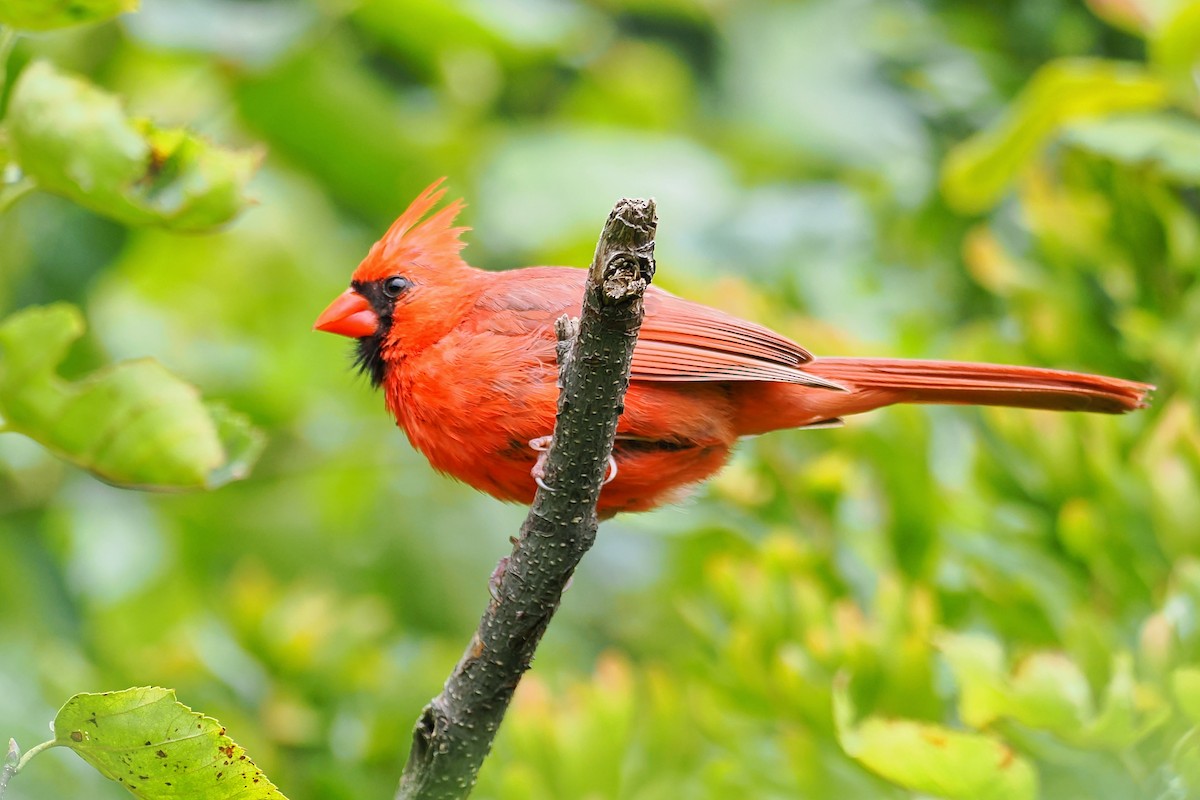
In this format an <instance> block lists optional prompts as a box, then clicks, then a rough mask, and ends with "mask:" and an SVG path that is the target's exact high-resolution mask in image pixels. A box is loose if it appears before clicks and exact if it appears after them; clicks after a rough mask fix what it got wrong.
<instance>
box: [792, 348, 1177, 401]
mask: <svg viewBox="0 0 1200 800" xmlns="http://www.w3.org/2000/svg"><path fill="white" fill-rule="evenodd" d="M804 368H805V370H807V371H809V372H812V373H814V374H816V375H820V376H821V377H823V378H828V379H830V380H832V381H835V382H837V383H841V384H843V385H845V386H847V388H850V389H852V390H870V389H876V390H885V391H890V392H895V393H896V397H895V399H893V400H892V402H907V403H950V404H971V405H987V406H1012V407H1015V408H1044V409H1052V410H1056V411H1094V412H1100V413H1104V414H1123V413H1125V412H1127V411H1133V410H1134V409H1138V408H1145V406H1146V394H1147V393H1148V392H1150V391H1151V390H1152V389H1154V387H1153V386H1151V385H1149V384H1146V383H1138V382H1136V381H1127V380H1122V379H1120V378H1108V377H1104V376H1102V375H1088V374H1085V373H1082V372H1066V371H1063V370H1057V369H1042V368H1039V367H1012V366H1005V365H1003V364H971V363H962V362H956V361H910V360H905V359H886V358H818V359H816V360H815V361H812V362H811V363H809V364H805V365H804Z"/></svg>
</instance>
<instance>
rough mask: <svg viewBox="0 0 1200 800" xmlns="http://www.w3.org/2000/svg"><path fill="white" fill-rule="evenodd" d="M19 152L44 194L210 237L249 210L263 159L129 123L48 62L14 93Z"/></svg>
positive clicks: (103, 98)
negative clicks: (249, 191)
mask: <svg viewBox="0 0 1200 800" xmlns="http://www.w3.org/2000/svg"><path fill="white" fill-rule="evenodd" d="M7 120H8V129H9V136H10V138H11V148H12V151H13V155H14V157H15V158H16V161H17V163H18V164H19V165H20V166H21V169H22V170H23V171H24V172H25V174H26V175H28V176H29V177H31V178H32V179H33V180H34V181H36V183H37V185H38V187H39V188H42V189H45V190H47V191H51V192H55V193H57V194H61V195H63V196H65V197H69V198H70V199H72V200H74V201H75V202H77V203H79V204H80V205H83V206H87V207H88V208H90V209H92V210H94V211H96V212H98V213H101V214H104V215H105V216H109V217H112V218H113V219H116V220H118V221H120V222H124V223H126V224H129V225H162V226H163V227H166V228H171V229H172V230H179V231H203V230H207V229H210V228H213V227H215V226H217V225H221V224H222V223H225V222H228V221H229V220H230V219H232V218H233V217H234V216H235V215H236V214H237V213H238V212H239V211H241V210H242V209H243V208H244V207H245V206H246V205H247V203H248V202H249V201H248V199H247V198H246V196H245V193H244V191H245V187H246V184H247V182H249V180H250V177H251V176H252V175H253V173H254V171H255V169H256V168H257V166H258V163H259V161H260V160H261V155H260V153H259V152H257V151H253V150H249V151H238V150H229V149H225V148H221V147H218V146H216V145H213V144H211V143H210V142H207V141H206V140H204V139H202V138H200V137H198V136H196V135H194V134H192V133H189V132H188V131H185V130H180V129H165V128H158V127H156V126H155V125H154V124H153V123H152V122H149V121H148V120H144V119H131V118H128V117H126V115H125V112H124V110H123V109H122V108H121V104H120V102H119V101H118V100H117V98H116V97H114V96H112V95H110V94H108V93H106V92H104V91H102V90H100V89H98V88H96V87H95V86H93V85H92V84H90V83H88V82H87V81H85V80H83V79H81V78H77V77H74V76H70V75H65V74H63V73H61V72H58V71H57V70H56V69H55V68H54V67H53V66H51V65H50V64H48V63H46V62H37V63H35V64H32V65H30V66H29V67H28V68H27V69H26V70H25V71H24V72H22V73H21V76H20V78H18V80H17V83H16V85H15V86H14V87H13V95H12V99H11V101H10V103H9V109H8V116H7Z"/></svg>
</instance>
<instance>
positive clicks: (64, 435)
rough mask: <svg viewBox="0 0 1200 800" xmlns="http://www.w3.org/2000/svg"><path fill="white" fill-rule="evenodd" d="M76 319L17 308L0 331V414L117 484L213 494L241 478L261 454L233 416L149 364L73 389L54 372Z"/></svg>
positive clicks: (75, 334)
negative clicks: (204, 490)
mask: <svg viewBox="0 0 1200 800" xmlns="http://www.w3.org/2000/svg"><path fill="white" fill-rule="evenodd" d="M82 333H83V320H82V318H81V316H80V314H79V312H78V311H77V310H76V309H75V308H74V307H72V306H69V305H65V304H57V305H52V306H46V307H40V308H30V309H25V310H23V311H21V312H19V313H17V314H14V315H13V316H11V317H9V318H8V319H6V320H5V321H4V322H3V323H0V415H2V416H3V427H4V428H5V429H7V430H12V431H16V432H18V433H23V434H25V435H26V436H28V437H29V438H31V439H34V440H36V441H38V442H40V443H41V444H42V445H44V446H45V447H47V448H49V449H50V450H53V451H54V452H55V453H57V454H58V455H60V456H62V457H63V458H65V459H67V460H69V461H71V462H73V463H75V464H78V465H79V466H81V467H83V468H85V469H88V470H90V471H91V472H93V473H95V474H96V476H97V477H99V478H101V479H102V480H105V481H108V482H109V483H113V484H116V485H119V486H129V487H136V488H142V489H160V490H170V489H196V488H214V487H216V486H219V485H221V484H223V483H225V482H227V481H230V480H234V479H237V478H240V477H243V476H244V475H245V474H246V473H247V471H248V470H249V467H250V465H251V464H253V462H254V460H255V459H256V458H257V457H258V453H259V451H260V450H261V448H262V436H261V434H260V433H259V432H258V431H256V430H255V429H254V428H252V427H251V426H250V424H249V422H248V421H247V420H246V419H245V418H244V417H241V416H239V415H236V414H233V413H232V412H230V411H228V410H226V409H223V408H209V407H206V406H205V405H204V403H203V402H202V400H201V399H200V396H199V393H198V392H197V391H196V389H195V387H193V386H191V385H190V384H187V383H184V382H183V381H181V380H179V379H178V378H176V377H175V376H174V375H172V374H171V373H169V372H167V370H166V369H165V368H163V367H162V365H160V364H158V363H157V362H155V361H151V360H149V359H144V360H137V361H126V362H121V363H118V364H114V365H111V366H108V367H105V368H103V369H100V370H98V371H96V372H94V373H92V374H91V375H89V376H87V377H85V378H83V379H82V380H79V381H77V382H75V383H68V382H66V381H64V380H62V379H61V378H60V377H58V375H57V374H56V372H55V369H56V367H57V365H58V364H59V362H61V361H62V359H63V357H64V356H65V355H66V352H67V349H68V347H69V346H70V344H71V343H72V342H74V341H75V340H76V339H78V338H79V337H80V336H81V335H82Z"/></svg>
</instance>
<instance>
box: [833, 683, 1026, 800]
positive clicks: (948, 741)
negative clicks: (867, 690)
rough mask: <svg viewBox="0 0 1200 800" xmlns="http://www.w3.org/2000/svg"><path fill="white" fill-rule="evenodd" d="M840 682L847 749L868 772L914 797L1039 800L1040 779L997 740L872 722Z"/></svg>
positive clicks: (840, 723) (838, 710)
mask: <svg viewBox="0 0 1200 800" xmlns="http://www.w3.org/2000/svg"><path fill="white" fill-rule="evenodd" d="M847 683H848V682H847V681H846V680H844V679H840V680H839V681H838V683H837V685H836V686H835V688H834V697H833V710H834V719H835V722H836V724H837V738H838V742H839V743H840V744H841V746H842V749H843V750H845V751H846V754H847V755H849V756H850V757H851V758H853V759H854V760H856V761H858V762H859V763H860V764H862V765H863V766H864V767H866V768H867V769H869V770H871V771H872V772H875V773H877V774H878V775H881V776H883V777H884V778H886V779H888V780H889V781H891V782H893V783H895V784H897V785H899V786H902V787H904V788H906V789H910V790H912V791H915V792H918V793H921V794H927V795H933V796H935V797H943V798H947V800H1034V798H1036V797H1037V793H1038V779H1037V773H1036V772H1035V771H1034V769H1033V766H1032V765H1031V764H1030V762H1029V761H1028V760H1026V759H1025V758H1022V757H1021V756H1019V755H1017V754H1016V753H1015V752H1014V751H1013V749H1012V748H1011V747H1009V746H1008V745H1007V744H1005V743H1004V742H1003V741H1001V740H1000V739H998V738H996V737H994V736H988V735H985V734H981V733H969V732H967V731H958V730H953V729H951V728H945V727H942V726H940V725H934V724H932V723H928V722H917V721H914V720H893V719H883V718H881V717H867V718H865V719H861V720H857V721H856V720H855V715H856V712H855V709H854V705H853V702H852V701H851V699H850V694H849V692H848V690H847Z"/></svg>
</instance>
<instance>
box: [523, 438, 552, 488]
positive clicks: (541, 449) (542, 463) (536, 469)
mask: <svg viewBox="0 0 1200 800" xmlns="http://www.w3.org/2000/svg"><path fill="white" fill-rule="evenodd" d="M553 441H554V437H553V436H539V437H537V438H536V439H530V440H529V446H530V448H532V449H533V450H534V452H536V453H537V454H538V457H537V461H535V462H534V464H533V469H531V470H529V474H530V475H532V476H533V482H534V483H536V484H537V485H538V488H540V489H544V490H545V491H547V492H549V493H550V494H554V490H553V489H551V488H550V487H549V486H548V485H547V484H546V482H545V481H544V480H542V478H544V477H545V475H546V451H547V450H549V449H550V443H551V442H553Z"/></svg>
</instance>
